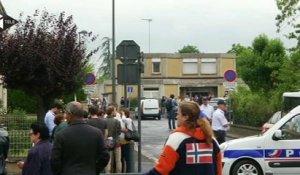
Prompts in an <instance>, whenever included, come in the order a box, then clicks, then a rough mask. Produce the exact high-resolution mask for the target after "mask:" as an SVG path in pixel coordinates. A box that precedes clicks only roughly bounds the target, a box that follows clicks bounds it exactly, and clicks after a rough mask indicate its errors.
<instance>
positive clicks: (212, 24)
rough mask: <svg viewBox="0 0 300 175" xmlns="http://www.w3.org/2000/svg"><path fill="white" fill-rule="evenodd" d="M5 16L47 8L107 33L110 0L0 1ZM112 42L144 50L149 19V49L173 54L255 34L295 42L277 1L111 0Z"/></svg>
mask: <svg viewBox="0 0 300 175" xmlns="http://www.w3.org/2000/svg"><path fill="white" fill-rule="evenodd" d="M2 3H3V5H4V7H5V9H6V11H7V13H8V15H9V16H11V17H13V18H18V16H19V13H20V12H24V14H25V15H32V14H33V12H34V10H35V9H44V8H46V9H47V10H48V11H49V12H53V13H55V14H59V12H61V11H65V12H66V14H67V15H73V16H74V20H75V23H76V24H77V26H78V27H79V30H88V31H93V32H94V33H96V34H99V35H100V37H105V36H108V37H111V28H112V24H111V22H112V20H111V14H112V12H111V9H112V0H83V1H82V0H2ZM115 4H116V8H115V10H116V45H118V44H119V43H120V42H121V41H122V40H125V39H133V40H135V41H136V43H138V44H139V45H140V47H141V50H142V51H144V52H145V53H147V52H148V22H146V21H142V20H141V19H142V18H151V19H153V21H152V22H151V52H156V53H157V52H161V53H173V52H176V51H177V50H178V49H180V48H182V47H183V46H184V45H187V44H192V45H195V46H197V47H198V48H199V50H200V51H201V52H212V53H221V52H227V51H228V50H229V49H230V48H231V45H232V44H233V43H241V44H242V45H246V46H248V45H251V42H252V41H253V39H254V38H255V37H256V36H258V35H259V34H262V33H264V34H266V35H268V36H269V37H270V38H274V37H280V38H281V39H282V40H283V41H284V43H285V45H286V46H287V47H291V46H293V42H291V41H288V40H287V39H285V38H284V37H283V33H280V34H278V33H276V26H275V16H276V14H277V12H278V11H277V8H276V3H275V0H115Z"/></svg>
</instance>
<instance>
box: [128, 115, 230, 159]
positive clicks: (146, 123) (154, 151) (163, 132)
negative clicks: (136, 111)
mask: <svg viewBox="0 0 300 175" xmlns="http://www.w3.org/2000/svg"><path fill="white" fill-rule="evenodd" d="M134 123H135V125H136V127H137V120H135V121H134ZM141 127H142V135H141V139H142V155H143V156H145V157H147V158H148V159H150V160H152V161H153V162H156V161H157V160H158V158H159V156H160V153H161V151H162V148H163V146H164V144H165V142H166V140H167V138H168V136H169V135H170V133H171V131H169V127H168V120H167V119H166V118H164V117H163V118H162V119H161V120H157V119H156V120H154V119H147V120H142V121H141ZM231 139H232V138H226V140H231ZM136 150H137V147H136Z"/></svg>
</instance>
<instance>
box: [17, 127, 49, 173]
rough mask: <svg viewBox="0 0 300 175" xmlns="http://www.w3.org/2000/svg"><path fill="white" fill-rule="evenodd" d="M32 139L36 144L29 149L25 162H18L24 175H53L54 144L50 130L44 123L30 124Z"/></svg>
mask: <svg viewBox="0 0 300 175" xmlns="http://www.w3.org/2000/svg"><path fill="white" fill-rule="evenodd" d="M29 136H30V140H31V142H32V143H33V144H34V146H33V147H32V148H31V149H30V150H29V153H28V155H27V158H26V160H25V162H23V161H20V162H18V163H17V165H18V167H19V168H20V169H22V175H52V171H51V167H50V156H51V149H52V145H51V144H50V142H49V138H50V136H49V131H48V128H47V126H46V125H45V124H44V123H33V124H31V126H30V132H29Z"/></svg>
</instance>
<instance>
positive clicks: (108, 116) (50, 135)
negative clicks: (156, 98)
mask: <svg viewBox="0 0 300 175" xmlns="http://www.w3.org/2000/svg"><path fill="white" fill-rule="evenodd" d="M62 111H63V110H62V106H61V105H59V104H54V105H53V106H52V108H51V109H50V110H49V111H48V112H47V113H46V115H45V118H44V122H43V123H33V124H32V125H31V126H30V133H29V136H30V139H31V142H32V143H33V147H32V148H31V149H30V151H29V153H28V156H27V158H26V160H24V161H19V162H18V163H17V165H18V167H19V168H20V169H22V174H23V175H70V174H72V175H77V174H78V175H82V174H84V175H96V174H99V173H100V172H102V173H130V172H134V171H135V170H134V160H133V158H134V156H133V152H134V141H132V140H126V139H125V133H126V132H128V131H129V130H130V131H132V130H133V122H132V120H131V118H130V112H129V110H128V109H126V108H121V109H120V110H118V106H117V105H116V104H109V105H108V106H107V109H106V111H103V110H102V109H101V108H99V107H98V106H96V105H90V106H89V108H88V111H85V110H84V109H83V106H82V104H81V103H79V102H70V103H68V104H67V105H66V107H65V110H64V112H62Z"/></svg>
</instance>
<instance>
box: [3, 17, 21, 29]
mask: <svg viewBox="0 0 300 175" xmlns="http://www.w3.org/2000/svg"><path fill="white" fill-rule="evenodd" d="M17 23H18V21H17V20H15V19H14V18H12V17H10V16H8V15H6V14H0V32H3V31H4V30H6V29H8V28H10V27H11V26H13V25H15V24H17Z"/></svg>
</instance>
